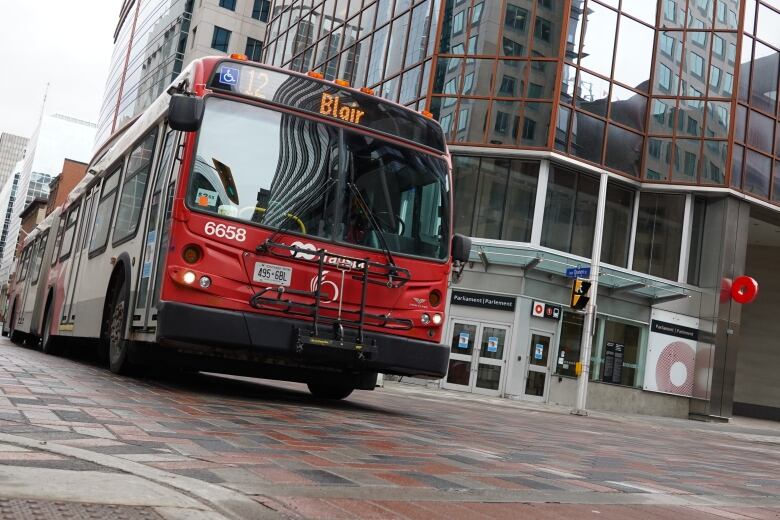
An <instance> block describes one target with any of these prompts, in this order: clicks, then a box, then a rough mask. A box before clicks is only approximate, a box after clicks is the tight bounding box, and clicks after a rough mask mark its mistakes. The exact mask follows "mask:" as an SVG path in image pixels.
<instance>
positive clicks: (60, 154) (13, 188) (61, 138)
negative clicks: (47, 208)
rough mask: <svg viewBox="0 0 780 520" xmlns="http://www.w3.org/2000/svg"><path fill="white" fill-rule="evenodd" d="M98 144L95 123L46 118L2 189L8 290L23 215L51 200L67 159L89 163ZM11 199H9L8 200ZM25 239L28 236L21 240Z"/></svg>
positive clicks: (1, 269) (0, 267) (2, 273)
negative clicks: (51, 188)
mask: <svg viewBox="0 0 780 520" xmlns="http://www.w3.org/2000/svg"><path fill="white" fill-rule="evenodd" d="M94 142H95V124H94V123H89V122H86V121H82V120H80V119H76V118H73V117H69V116H65V115H61V114H53V115H49V116H44V117H42V118H41V121H40V123H39V125H38V127H37V128H36V129H35V132H34V134H33V136H32V137H31V138H30V142H29V144H28V147H27V151H26V153H25V155H24V159H23V160H21V161H19V162H18V163H17V165H16V167H15V168H14V170H13V173H14V176H13V177H12V178H9V180H8V181H7V182H6V185H5V186H4V187H3V189H2V190H0V215H4V216H5V219H6V222H4V223H3V231H2V235H0V244H2V246H3V249H2V256H1V257H0V285H2V287H5V286H6V285H7V282H8V278H9V276H10V274H11V273H12V272H13V267H14V262H15V248H14V247H10V244H16V243H17V240H18V239H19V238H20V237H19V235H20V232H19V231H20V225H21V220H20V217H21V214H22V212H23V211H24V209H25V208H27V206H28V205H29V204H30V203H31V202H32V201H33V200H35V199H38V198H42V199H47V198H48V196H49V183H50V182H51V180H52V179H53V178H54V177H56V176H57V175H59V174H60V173H61V172H62V168H63V161H64V160H65V158H66V157H69V158H73V159H74V160H80V161H87V160H89V157H90V153H91V150H92V146H93V145H94ZM6 197H7V198H6ZM21 240H22V241H23V240H24V237H21Z"/></svg>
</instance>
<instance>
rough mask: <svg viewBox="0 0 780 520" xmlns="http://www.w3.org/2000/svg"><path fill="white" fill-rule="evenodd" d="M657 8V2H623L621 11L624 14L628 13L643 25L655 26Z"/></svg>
mask: <svg viewBox="0 0 780 520" xmlns="http://www.w3.org/2000/svg"><path fill="white" fill-rule="evenodd" d="M657 7H658V6H657V2H648V1H647V0H623V5H622V7H621V9H622V10H623V12H624V13H628V14H630V15H631V16H634V17H636V18H639V19H640V20H642V21H643V22H645V23H648V24H650V25H653V26H655V15H656V9H657ZM621 23H622V22H621ZM621 30H622V29H621Z"/></svg>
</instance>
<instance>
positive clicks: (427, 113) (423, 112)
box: [420, 110, 433, 119]
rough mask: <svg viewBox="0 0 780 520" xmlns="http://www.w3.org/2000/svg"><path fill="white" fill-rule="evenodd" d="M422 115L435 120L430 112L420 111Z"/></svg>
mask: <svg viewBox="0 0 780 520" xmlns="http://www.w3.org/2000/svg"><path fill="white" fill-rule="evenodd" d="M420 113H421V114H422V115H423V116H425V117H427V118H428V119H433V112H431V111H429V110H420Z"/></svg>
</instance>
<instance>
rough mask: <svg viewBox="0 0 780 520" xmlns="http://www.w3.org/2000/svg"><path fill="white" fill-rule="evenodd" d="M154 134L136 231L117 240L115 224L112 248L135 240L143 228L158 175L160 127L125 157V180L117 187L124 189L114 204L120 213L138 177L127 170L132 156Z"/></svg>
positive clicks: (138, 142) (153, 130)
mask: <svg viewBox="0 0 780 520" xmlns="http://www.w3.org/2000/svg"><path fill="white" fill-rule="evenodd" d="M152 134H154V142H153V144H152V156H151V157H150V159H149V172H148V175H147V177H146V183H145V184H144V191H143V195H142V196H141V209H140V210H139V212H138V215H137V216H136V223H135V231H133V232H132V233H130V234H128V235H125V236H123V237H120V238H118V239H117V238H116V236H117V231H118V229H117V227H116V224H114V228H113V230H112V231H111V233H110V234H111V246H112V247H116V246H118V245H121V244H124V243H125V242H128V241H130V240H132V239H134V238H135V237H136V236H137V235H138V230H139V229H140V228H141V217H142V216H143V214H144V209H145V208H146V204H145V203H146V196H147V195H148V193H149V182H150V180H151V178H152V176H153V175H154V174H155V173H156V170H155V168H156V166H157V159H158V150H157V147H158V145H159V144H160V143H159V141H160V128H159V126H158V125H155V126H154V127H153V128H152V129H151V130H150V131H148V132H146V133H145V134H144V135H143V137H141V138H140V139H138V140H137V141H136V142H135V143H134V145H133V146H131V147H130V151H129V152H128V153H127V155H125V156H124V161H125V166H124V170H125V174H124V176H123V178H122V179H120V184H121V186H120V185H117V190H119V188H120V187H121V188H122V189H121V191H120V192H119V193H118V195H117V201H116V202H115V203H114V211H116V212H117V213H118V212H119V208H120V205H121V203H122V195H124V193H125V188H126V187H127V183H128V182H129V181H130V180H131V179H134V178H135V177H136V176H137V175H138V172H136V173H134V174H132V176H130V172H128V171H127V169H128V168H129V167H130V156H132V155H133V152H135V151H136V150H138V148H140V146H141V145H142V143H143V142H144V141H146V139H148V138H149V136H150V135H152ZM138 171H140V170H138ZM102 200H103V197H102V194H101V198H100V201H102ZM99 205H100V204H99V203H98V206H99ZM112 220H113V217H112Z"/></svg>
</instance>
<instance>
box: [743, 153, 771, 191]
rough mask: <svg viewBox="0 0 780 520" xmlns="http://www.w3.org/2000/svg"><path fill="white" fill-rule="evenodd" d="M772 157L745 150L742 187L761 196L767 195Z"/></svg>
mask: <svg viewBox="0 0 780 520" xmlns="http://www.w3.org/2000/svg"><path fill="white" fill-rule="evenodd" d="M771 171H772V159H770V158H769V157H766V156H764V155H761V154H760V153H758V152H754V151H753V150H746V151H745V175H744V178H743V181H742V183H743V184H742V188H743V189H744V190H745V191H749V192H750V193H753V194H755V195H759V196H761V197H769V175H770V172H771Z"/></svg>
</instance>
